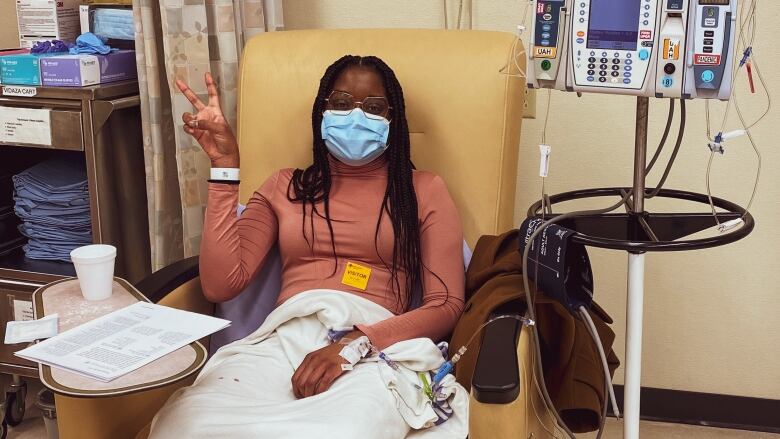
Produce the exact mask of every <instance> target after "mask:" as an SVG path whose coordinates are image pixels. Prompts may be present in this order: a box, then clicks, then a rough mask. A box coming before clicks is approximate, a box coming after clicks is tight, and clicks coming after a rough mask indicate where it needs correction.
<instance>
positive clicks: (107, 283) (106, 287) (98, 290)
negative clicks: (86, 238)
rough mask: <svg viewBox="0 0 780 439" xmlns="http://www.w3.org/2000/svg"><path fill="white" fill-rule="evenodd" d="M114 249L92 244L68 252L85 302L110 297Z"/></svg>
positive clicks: (114, 256)
mask: <svg viewBox="0 0 780 439" xmlns="http://www.w3.org/2000/svg"><path fill="white" fill-rule="evenodd" d="M115 259H116V247H114V246H113V245H106V244H93V245H85V246H84V247H79V248H76V249H74V250H73V251H71V252H70V260H71V261H73V266H74V267H76V276H78V278H79V284H80V285H81V294H83V295H84V298H85V299H87V300H103V299H108V298H109V297H111V292H112V286H113V283H114V260H115Z"/></svg>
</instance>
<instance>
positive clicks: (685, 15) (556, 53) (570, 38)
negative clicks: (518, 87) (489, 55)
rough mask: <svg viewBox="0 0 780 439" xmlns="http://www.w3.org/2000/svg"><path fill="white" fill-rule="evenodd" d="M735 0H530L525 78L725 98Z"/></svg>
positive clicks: (577, 88) (546, 84) (581, 87)
mask: <svg viewBox="0 0 780 439" xmlns="http://www.w3.org/2000/svg"><path fill="white" fill-rule="evenodd" d="M737 1H738V0H535V1H534V2H533V7H534V20H533V29H532V33H531V41H530V42H529V50H528V57H529V62H528V64H527V65H528V72H527V77H528V86H529V87H531V88H554V89H558V90H565V91H574V92H596V93H614V94H626V95H636V96H648V97H660V98H686V99H687V98H716V99H727V98H728V95H729V93H730V88H731V79H732V78H731V76H732V67H733V65H734V62H735V56H737V55H736V54H734V40H735V35H736V22H737Z"/></svg>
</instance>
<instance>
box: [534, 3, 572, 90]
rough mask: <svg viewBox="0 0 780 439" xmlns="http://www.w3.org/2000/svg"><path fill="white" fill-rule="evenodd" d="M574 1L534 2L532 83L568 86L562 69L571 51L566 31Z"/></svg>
mask: <svg viewBox="0 0 780 439" xmlns="http://www.w3.org/2000/svg"><path fill="white" fill-rule="evenodd" d="M570 4H571V0H544V1H538V2H536V4H535V5H534V6H535V8H534V21H533V33H532V36H531V38H532V41H531V52H530V54H529V55H530V56H529V58H530V59H529V61H530V62H529V63H528V69H529V71H528V74H527V76H528V86H529V87H531V88H545V87H549V88H557V89H559V90H563V89H564V88H565V86H566V82H565V79H566V76H565V73H564V74H562V75H560V76H559V74H558V73H559V71H562V70H563V69H564V68H563V67H562V66H563V65H565V63H566V54H567V53H568V50H567V49H568V48H567V46H566V44H567V38H566V32H567V31H568V28H569V26H568V25H567V23H568V12H569V10H570Z"/></svg>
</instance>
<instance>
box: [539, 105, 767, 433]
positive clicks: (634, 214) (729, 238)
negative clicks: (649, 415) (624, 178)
mask: <svg viewBox="0 0 780 439" xmlns="http://www.w3.org/2000/svg"><path fill="white" fill-rule="evenodd" d="M649 107H650V99H649V98H647V97H638V98H637V107H636V131H635V139H634V148H635V149H634V181H633V186H632V187H608V188H595V189H581V190H575V191H571V192H565V193H562V194H557V195H553V196H551V197H549V198H548V200H549V204H548V205H549V206H550V208H552V206H553V205H555V204H558V203H561V202H565V201H572V200H584V199H589V198H598V197H607V196H609V197H621V198H625V196H626V194H628V193H631V197H630V199H629V200H626V202H625V205H626V208H627V210H628V212H626V213H625V214H602V215H582V216H574V217H571V218H568V219H567V220H565V221H562V222H561V225H563V226H564V227H567V228H569V229H571V230H573V231H574V232H575V233H574V235H572V238H571V241H572V242H574V243H577V244H581V245H585V246H590V247H598V248H604V249H612V250H622V251H626V252H628V285H627V287H628V291H627V300H626V364H625V384H624V393H623V396H624V398H623V416H624V418H623V419H624V423H623V435H624V438H625V439H638V438H639V399H640V394H641V381H642V317H643V307H644V286H645V253H646V252H651V251H652V252H673V251H689V250H701V249H706V248H712V247H717V246H721V245H727V244H731V243H733V242H736V241H739V240H740V239H742V238H744V237H746V236H747V235H749V234H750V232H752V231H753V228H754V227H755V222H754V220H753V216H752V215H750V213H749V212H747V211H746V210H745V209H744V208H742V207H741V206H739V205H737V204H735V203H732V202H730V201H727V200H724V199H721V198H718V197H712V199H711V200H710V198H709V197H708V196H707V195H705V194H699V193H695V192H688V191H681V190H676V189H659V190H658V191H657V192H658V193H657V194H656V196H657V197H660V198H671V199H676V200H680V201H687V202H691V203H696V204H702V205H706V206H707V207H708V209H707V211H706V212H694V213H690V212H683V213H676V212H658V213H654V212H648V211H647V210H646V209H645V198H647V197H646V192H645V190H646V188H645V178H646V177H645V173H646V172H645V168H646V161H647V126H648V112H649ZM654 192H656V191H654ZM710 201H711V202H712V205H714V206H715V207H716V208H717V209H718V211H717V212H716V213H715V215H713V212H712V211H711V210H710V209H709V206H710ZM542 209H544V204H543V203H542V201H541V200H540V201H537V202H536V203H534V204H533V205H532V206H531V207H530V208H529V209H528V216H538V215H539V213H540V212H541V211H542ZM552 215H553V216H556V214H555V213H553V214H552ZM716 217H717V220H716ZM737 219H739V220H741V221H742V226H741V227H738V228H735V229H732V230H729V231H727V232H724V233H720V234H717V235H715V236H712V237H706V238H698V239H686V237H688V236H690V235H692V234H694V233H696V232H700V231H702V230H705V229H709V228H712V227H714V226H717V225H718V223H719V222H720V223H723V222H726V221H733V220H737Z"/></svg>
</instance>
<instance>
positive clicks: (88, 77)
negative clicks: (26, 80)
mask: <svg viewBox="0 0 780 439" xmlns="http://www.w3.org/2000/svg"><path fill="white" fill-rule="evenodd" d="M136 76H137V70H136V66H135V51H134V50H119V51H116V52H111V53H109V54H107V55H84V54H82V55H62V56H53V57H43V58H41V82H42V83H43V85H45V86H51V87H84V86H88V85H95V84H103V83H107V82H115V81H123V80H126V79H133V78H135V77H136Z"/></svg>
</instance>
